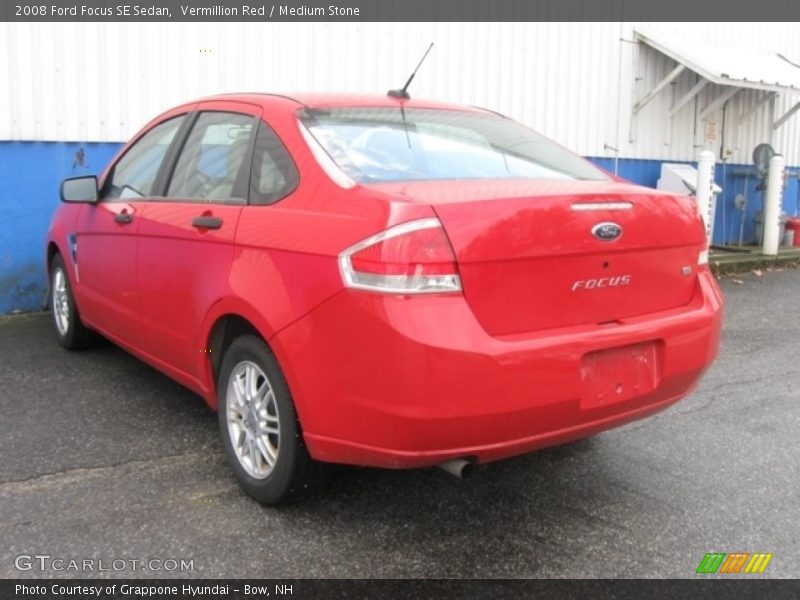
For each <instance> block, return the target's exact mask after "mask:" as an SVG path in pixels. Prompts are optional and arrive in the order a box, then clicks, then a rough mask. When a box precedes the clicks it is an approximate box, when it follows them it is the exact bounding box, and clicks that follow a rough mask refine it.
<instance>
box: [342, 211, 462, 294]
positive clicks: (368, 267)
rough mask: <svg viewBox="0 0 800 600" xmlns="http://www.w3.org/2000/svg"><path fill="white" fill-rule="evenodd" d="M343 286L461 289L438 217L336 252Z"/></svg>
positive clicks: (417, 290)
mask: <svg viewBox="0 0 800 600" xmlns="http://www.w3.org/2000/svg"><path fill="white" fill-rule="evenodd" d="M339 268H340V270H341V272H342V278H343V279H344V284H345V285H346V286H347V287H351V288H357V289H362V290H372V291H376V292H389V293H395V294H425V293H442V292H460V291H461V279H460V277H459V276H458V267H457V265H456V257H455V254H453V248H452V246H450V241H449V240H448V239H447V236H446V235H445V233H444V229H442V224H441V223H440V222H439V220H438V219H421V220H419V221H410V222H408V223H403V224H402V225H397V226H396V227H392V228H390V229H387V230H386V231H383V232H381V233H379V234H377V235H374V236H372V237H370V238H368V239H366V240H364V241H363V242H359V243H358V244H356V245H355V246H352V247H350V248H348V249H347V250H345V251H344V252H342V253H341V254H340V255H339Z"/></svg>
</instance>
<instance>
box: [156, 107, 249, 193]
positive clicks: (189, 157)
mask: <svg viewBox="0 0 800 600" xmlns="http://www.w3.org/2000/svg"><path fill="white" fill-rule="evenodd" d="M253 121H254V118H253V117H252V116H249V115H242V114H237V113H228V112H204V113H200V115H199V116H198V117H197V121H196V122H195V124H194V126H193V127H192V131H191V133H190V134H189V137H188V139H187V140H186V144H184V146H183V149H182V150H181V153H180V156H179V157H178V162H177V163H176V164H175V170H174V171H173V173H172V177H171V178H170V183H169V189H168V190H167V198H192V199H195V198H196V199H200V200H206V201H215V200H216V201H222V200H228V199H230V198H232V197H233V196H234V193H235V191H236V189H237V186H236V182H237V180H238V179H239V177H240V173H241V171H242V165H243V164H244V159H245V157H246V156H247V152H248V150H249V148H250V134H251V132H252V130H253Z"/></svg>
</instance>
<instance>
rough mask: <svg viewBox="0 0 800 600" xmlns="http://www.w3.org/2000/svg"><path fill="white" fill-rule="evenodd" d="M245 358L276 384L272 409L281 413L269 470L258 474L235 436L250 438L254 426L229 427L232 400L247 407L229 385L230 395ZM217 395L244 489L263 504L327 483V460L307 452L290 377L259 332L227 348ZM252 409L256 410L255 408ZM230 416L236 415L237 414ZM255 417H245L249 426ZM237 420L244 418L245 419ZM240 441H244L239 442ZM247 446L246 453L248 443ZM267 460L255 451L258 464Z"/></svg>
mask: <svg viewBox="0 0 800 600" xmlns="http://www.w3.org/2000/svg"><path fill="white" fill-rule="evenodd" d="M246 363H253V364H255V365H256V366H257V367H258V368H259V369H260V370H261V372H262V373H263V375H265V376H266V380H267V384H268V385H269V387H271V388H272V397H273V398H274V405H273V406H272V409H273V410H276V413H277V417H278V425H277V431H278V432H279V433H278V436H279V437H278V443H277V456H276V458H275V459H274V464H273V465H272V467H271V471H270V472H269V473H268V474H267V475H266V476H262V477H254V476H253V475H252V474H251V473H249V472H248V470H247V465H252V462H250V463H246V462H245V461H248V458H247V457H244V458H242V459H240V458H239V454H238V453H237V451H236V450H235V449H234V440H233V439H232V435H237V433H238V435H237V437H238V438H239V439H240V440H243V441H245V443H246V441H247V440H250V439H252V437H253V432H254V431H255V430H254V429H250V430H249V431H248V433H245V428H244V427H241V428H238V429H236V433H234V434H232V432H231V427H230V426H229V417H228V415H229V406H228V404H229V402H237V406H239V407H241V409H242V410H248V409H247V408H246V407H245V406H244V405H242V404H240V403H238V401H237V399H236V398H237V397H236V392H235V390H234V389H233V388H231V390H230V395H229V393H228V392H229V385H231V386H233V385H234V384H233V383H232V382H231V378H232V377H233V376H234V372H236V373H237V374H240V375H241V370H242V369H244V368H245V366H246ZM257 381H259V382H262V383H263V378H261V377H258V378H257ZM217 398H218V399H219V406H218V411H217V412H218V420H219V428H220V435H221V436H222V444H223V446H224V447H225V454H227V456H228V462H229V463H230V465H231V467H232V468H233V471H234V473H235V474H236V478H237V479H238V480H239V484H240V485H241V487H242V489H243V490H244V491H245V492H247V493H248V494H249V495H250V496H252V497H253V498H255V499H256V500H258V501H259V502H261V503H262V504H268V505H277V504H283V503H287V502H292V501H295V500H298V499H300V498H303V497H305V496H308V495H310V494H311V493H314V492H317V491H318V490H320V489H321V488H322V487H323V486H324V485H325V483H326V482H327V481H328V479H329V475H330V469H329V465H325V464H323V463H320V462H317V461H315V460H313V459H312V458H311V456H310V455H309V454H308V451H307V450H306V446H305V443H304V442H303V434H302V431H301V429H300V423H299V421H298V419H297V413H296V412H295V409H294V404H293V402H292V397H291V394H290V393H289V388H288V386H287V384H286V380H285V378H284V376H283V373H282V372H281V369H280V367H279V366H278V363H277V361H276V360H275V357H274V356H273V354H272V352H271V351H270V350H269V348H268V347H267V345H266V344H265V343H264V342H263V340H261V338H259V337H257V336H255V335H243V336H241V337H238V338H236V339H235V340H234V341H233V343H231V345H230V346H229V347H228V349H227V351H226V352H225V356H224V357H223V359H222V365H221V368H220V372H219V379H218V381H217ZM238 410H239V409H237V410H233V412H234V413H236V412H238ZM265 410H266V409H265ZM250 414H251V415H252V413H250ZM271 414H272V413H271ZM232 418H233V419H234V420H236V415H234V416H233V417H232ZM273 418H274V417H273ZM254 421H256V419H255V418H252V417H251V418H250V420H248V421H247V422H248V423H249V426H250V427H254V426H253V422H254ZM257 421H258V423H259V425H258V426H259V427H261V425H260V423H261V419H260V418H259V419H257ZM237 422H238V423H244V421H243V420H241V421H237ZM265 423H266V421H265ZM235 427H238V426H235ZM270 439H273V438H270ZM262 445H263V441H262ZM237 446H243V445H242V444H238V445H237ZM243 451H245V452H246V450H244V448H243ZM265 459H266V454H263V453H262V454H257V462H258V464H259V466H264V467H266V465H265V464H264V463H266V460H265Z"/></svg>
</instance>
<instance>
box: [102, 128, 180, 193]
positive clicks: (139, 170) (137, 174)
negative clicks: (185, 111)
mask: <svg viewBox="0 0 800 600" xmlns="http://www.w3.org/2000/svg"><path fill="white" fill-rule="evenodd" d="M184 118H185V115H181V116H179V117H173V118H172V119H168V120H167V121H164V122H163V123H159V124H158V125H156V126H155V127H153V128H152V129H151V130H150V131H148V132H147V133H145V134H144V135H143V136H142V137H140V138H139V139H138V140H137V141H136V143H135V144H133V146H131V147H130V148H129V149H128V150H127V151H126V152H125V154H123V156H122V158H120V159H119V161H117V164H116V165H114V168H113V171H112V172H111V175H110V176H109V178H108V180H107V181H106V183H105V185H104V193H103V198H126V199H137V198H143V197H146V196H150V195H151V194H152V192H153V185H154V184H155V181H156V177H157V176H158V171H159V168H160V167H161V163H162V162H163V161H164V157H165V156H166V154H167V150H168V149H169V146H170V144H171V143H172V140H173V139H174V137H175V134H176V133H177V131H178V129H179V128H180V126H181V123H182V122H183V119H184Z"/></svg>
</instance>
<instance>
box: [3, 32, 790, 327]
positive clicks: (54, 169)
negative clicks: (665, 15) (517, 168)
mask: <svg viewBox="0 0 800 600" xmlns="http://www.w3.org/2000/svg"><path fill="white" fill-rule="evenodd" d="M641 31H646V32H650V33H653V35H661V34H664V35H667V36H674V35H675V34H676V33H677V34H679V35H681V36H685V37H686V38H688V39H703V40H706V41H708V42H711V43H714V44H730V45H736V46H738V47H740V48H742V47H743V48H746V49H751V50H752V51H753V54H754V56H756V55H757V54H758V52H759V51H765V52H770V53H779V54H780V55H782V56H783V57H785V58H786V59H788V60H787V63H788V62H789V61H793V62H795V63H800V26H798V25H797V24H794V23H724V24H713V23H712V24H709V23H696V24H693V23H688V24H687V23H674V24H670V23H656V24H638V23H497V24H485V23H367V24H350V23H347V24H345V23H335V24H328V23H304V24H278V23H266V24H264V23H259V24H250V23H247V24H245V23H228V24H204V23H157V24H149V23H128V24H120V23H58V24H55V23H40V24H32V23H15V24H12V23H2V24H0V52H2V53H3V56H2V57H1V58H0V115H3V118H2V119H0V177H2V180H3V181H4V182H5V185H4V186H2V187H0V206H2V208H3V211H4V215H5V216H6V224H5V227H4V228H3V229H2V230H0V312H8V311H10V310H14V309H23V310H24V309H33V308H36V307H37V305H38V303H39V301H40V300H41V294H42V292H43V289H44V285H45V279H44V274H43V266H42V240H43V237H44V234H45V231H46V227H47V223H48V221H49V216H50V213H51V212H52V209H53V207H54V206H55V204H56V203H57V195H58V182H59V181H60V180H61V179H62V178H64V177H67V176H70V175H77V174H83V173H94V172H99V171H100V170H102V168H103V166H104V165H105V163H106V162H107V161H108V160H109V158H110V157H111V156H112V155H113V153H114V152H115V151H116V150H117V148H118V147H119V144H120V143H121V142H122V141H124V140H126V139H127V138H129V137H130V136H131V135H132V134H133V133H135V132H136V131H137V130H138V129H139V128H140V127H141V126H142V125H143V124H144V123H145V122H146V121H147V120H149V119H150V118H151V117H153V116H155V115H156V114H158V113H159V112H161V111H162V110H164V109H165V108H167V107H169V106H171V105H174V104H177V103H180V102H183V101H185V100H187V99H191V98H193V97H198V96H203V95H207V94H213V93H219V92H231V91H284V92H292V91H294V90H303V91H352V92H376V91H377V92H382V91H385V90H387V89H389V88H390V87H398V86H399V85H402V83H404V81H405V79H406V78H407V76H408V74H409V72H410V70H411V69H412V68H413V66H414V65H415V64H416V62H417V61H418V60H419V57H420V56H421V54H422V52H423V51H424V50H425V48H426V47H427V44H428V43H429V42H430V41H434V42H435V43H436V46H435V48H434V50H433V51H432V53H431V55H430V56H429V58H428V60H427V62H426V64H425V65H424V66H423V67H422V69H421V70H420V72H419V74H418V76H417V78H416V79H415V81H414V83H413V84H412V88H411V93H412V95H414V94H415V95H419V96H424V97H428V98H434V99H440V100H446V101H449V102H456V103H465V104H475V105H480V106H484V107H487V108H491V109H493V110H497V111H499V112H502V113H505V114H507V115H508V116H510V117H513V118H514V119H517V120H520V121H522V122H524V123H526V124H528V125H530V126H532V127H533V128H535V129H537V130H539V131H541V132H543V133H545V134H546V135H548V136H550V137H552V138H553V139H555V140H557V141H559V142H560V143H562V144H564V145H565V146H567V147H569V148H571V149H572V150H574V151H576V152H578V153H580V154H582V155H584V156H587V157H590V158H592V159H593V160H595V161H597V162H598V163H600V164H601V165H603V166H604V167H606V168H608V169H610V170H613V169H614V167H615V158H617V159H618V162H617V163H616V164H617V166H618V169H619V173H620V174H621V175H622V176H623V177H627V178H628V179H631V180H633V181H636V182H638V183H642V184H645V185H651V186H655V183H656V180H657V179H658V174H659V169H660V165H661V162H663V161H675V162H678V161H685V162H689V161H694V160H695V159H696V156H697V153H698V152H699V150H701V149H702V148H704V147H707V148H709V149H711V150H713V151H714V153H715V154H716V155H717V157H720V156H721V155H724V157H725V158H726V163H725V165H724V167H723V166H722V165H719V166H718V169H717V171H718V183H720V185H721V186H722V187H723V189H724V191H723V197H722V199H721V203H720V206H719V208H718V210H717V213H716V214H717V221H716V232H715V241H717V242H725V241H730V240H735V239H736V238H737V237H738V231H739V219H740V218H741V215H740V213H738V212H737V211H735V210H734V208H733V198H734V195H735V194H736V193H742V192H744V191H745V189H744V185H745V180H744V178H743V177H740V176H738V175H736V171H737V170H741V168H742V166H744V165H749V163H750V155H751V153H752V150H753V148H754V147H755V146H756V145H757V144H758V143H761V142H770V143H772V145H773V146H774V147H775V149H776V150H777V151H778V152H780V153H782V154H784V156H785V157H786V161H787V164H788V165H789V166H790V167H798V166H800V115H795V116H793V117H790V118H788V119H786V121H785V123H783V124H782V125H781V127H779V128H778V129H777V130H775V129H773V123H774V122H775V121H776V119H778V118H779V117H780V116H781V115H783V114H785V113H786V112H787V111H789V109H791V108H792V107H793V106H794V105H795V103H796V102H798V101H800V94H794V93H793V91H792V90H791V89H781V90H780V91H779V92H778V93H777V94H774V95H772V96H770V97H769V98H767V97H766V96H767V94H768V92H766V91H763V90H757V89H747V90H740V91H738V92H736V93H735V95H733V96H732V97H730V98H729V99H728V100H727V102H725V103H723V104H721V105H720V106H719V107H716V108H714V109H713V110H710V111H707V112H708V114H706V115H703V114H702V113H703V111H704V109H705V108H707V107H709V106H711V105H712V104H713V103H714V101H715V99H717V98H720V97H721V96H722V95H723V94H724V93H725V86H721V85H716V84H713V83H711V84H708V85H705V86H704V87H702V89H701V90H700V91H699V92H698V93H696V94H695V95H693V96H691V97H690V99H689V100H688V101H687V102H686V103H685V104H684V105H683V106H682V107H681V108H680V110H678V111H677V112H676V113H675V115H674V116H673V117H669V113H670V109H671V108H674V107H675V106H676V103H677V102H679V101H680V99H681V98H683V97H684V96H686V95H687V93H688V92H690V91H691V90H692V89H693V88H694V87H695V86H697V84H698V81H699V77H698V75H697V74H696V73H695V72H694V71H692V70H691V69H685V70H684V71H683V72H681V73H680V74H679V75H678V76H677V77H676V78H675V79H674V80H673V81H672V82H671V83H670V84H669V85H666V86H665V87H664V89H663V90H662V91H661V92H660V93H659V94H657V95H656V96H654V97H653V99H652V101H650V102H649V103H647V104H646V105H645V106H644V107H643V108H642V109H641V110H640V111H639V112H638V114H636V116H635V118H634V117H632V115H633V106H634V104H635V103H636V102H637V101H639V100H641V99H642V98H643V97H644V96H645V95H646V94H647V92H648V91H649V90H651V89H652V88H653V87H654V86H656V85H657V84H658V82H660V81H662V80H663V79H664V78H665V77H666V76H667V75H668V74H670V73H671V72H673V71H674V70H675V68H676V65H677V64H678V63H676V62H675V60H673V59H672V58H669V57H668V56H666V55H665V54H664V53H662V52H659V51H658V50H656V49H654V48H653V47H651V46H649V45H647V44H644V43H642V42H640V41H637V32H641ZM756 64H757V61H756ZM784 83H785V82H784ZM773 98H774V99H773ZM712 108H713V106H712ZM752 108H754V110H752V111H751V110H750V109H752ZM748 113H749V114H748ZM701 116H702V118H700V117H701ZM614 148H616V149H618V153H617V152H615V151H614V150H613V149H614ZM81 150H82V151H81ZM754 184H755V181H753V180H752V179H750V180H749V187H750V188H752V187H753V185H754ZM748 193H749V195H750V196H751V201H750V203H749V205H750V209H749V210H750V213H749V214H748V216H747V217H746V228H745V233H746V240H745V241H749V238H751V237H752V212H753V211H755V210H756V209H757V208H758V205H759V204H760V200H754V199H755V198H756V194H755V193H754V192H753V191H752V189H749V190H748ZM784 210H785V211H786V212H788V213H790V214H796V213H797V210H798V185H797V179H796V178H794V179H791V178H790V180H789V181H788V184H787V187H786V192H785V195H784ZM9 219H10V223H9Z"/></svg>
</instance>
